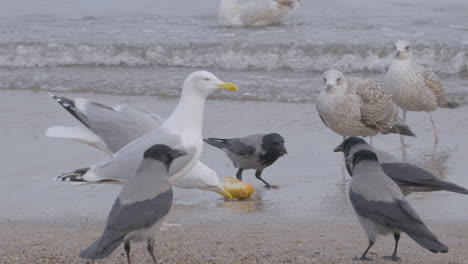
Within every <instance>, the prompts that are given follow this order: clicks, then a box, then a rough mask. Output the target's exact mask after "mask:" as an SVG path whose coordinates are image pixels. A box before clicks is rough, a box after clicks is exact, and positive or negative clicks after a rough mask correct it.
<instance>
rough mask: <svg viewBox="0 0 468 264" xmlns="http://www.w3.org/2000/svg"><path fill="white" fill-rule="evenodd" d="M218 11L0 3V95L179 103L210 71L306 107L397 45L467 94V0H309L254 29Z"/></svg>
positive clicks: (21, 0) (209, 1)
mask: <svg viewBox="0 0 468 264" xmlns="http://www.w3.org/2000/svg"><path fill="white" fill-rule="evenodd" d="M242 1H244V2H246V0H241V2H242ZM217 8H218V1H217V0H204V1H197V2H196V4H194V1H193V0H178V1H167V0H137V1H125V0H100V1H92V0H84V1H69V0H44V1H35V0H3V1H2V8H1V9H0V24H1V25H2V26H1V27H0V88H1V89H14V90H16V89H34V90H38V89H42V90H50V91H60V92H72V91H73V92H97V93H106V94H138V95H161V96H166V95H167V96H176V95H178V93H179V91H180V89H179V88H180V86H181V83H182V81H183V79H184V78H185V76H186V75H187V74H188V73H190V72H192V71H194V70H197V69H208V70H210V71H213V72H215V73H217V74H218V75H220V76H229V77H228V79H231V80H234V81H236V82H238V83H239V84H240V85H241V87H242V91H241V93H239V94H238V95H237V99H239V100H266V101H284V102H303V101H306V102H307V101H313V100H314V99H315V98H316V96H317V94H318V92H319V90H320V89H321V88H322V85H321V82H320V79H321V78H320V75H321V73H322V72H324V71H326V70H328V69H330V68H337V69H339V70H341V71H344V72H346V73H350V74H353V75H359V76H366V77H372V78H377V79H379V78H381V77H382V75H383V73H385V71H386V68H387V66H388V64H389V62H390V58H391V57H390V56H391V53H392V50H391V47H392V42H393V41H395V40H398V39H407V40H409V41H411V42H412V43H413V45H414V51H415V58H416V60H417V61H418V62H419V63H421V64H423V65H425V66H428V67H430V68H432V69H434V70H436V71H437V72H439V73H440V74H442V75H443V79H444V80H445V82H447V89H448V91H449V92H450V93H452V94H453V93H456V94H459V95H460V97H462V98H464V97H465V92H466V91H467V89H466V88H467V87H468V18H467V14H468V2H466V1H465V0H448V1H443V2H441V1H435V0H429V1H426V0H416V1H411V2H408V1H404V0H386V1H372V0H364V1H347V0H338V1H308V0H303V1H301V5H300V7H299V8H297V9H296V10H294V11H293V12H292V13H291V14H290V15H289V16H288V17H287V18H286V19H284V21H283V22H282V23H281V24H279V25H275V26H268V27H247V28H230V27H222V26H219V25H218V19H217V11H218V10H217ZM224 96H225V95H224V94H220V95H218V98H223V97H224Z"/></svg>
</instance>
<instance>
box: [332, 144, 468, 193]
mask: <svg viewBox="0 0 468 264" xmlns="http://www.w3.org/2000/svg"><path fill="white" fill-rule="evenodd" d="M360 150H370V151H372V152H374V153H375V154H376V155H377V157H378V160H379V163H380V165H381V166H382V169H383V171H384V172H385V174H386V175H387V176H388V177H390V178H391V179H392V180H393V181H394V182H395V183H396V184H397V185H398V186H399V187H400V189H401V191H402V192H403V194H404V195H405V196H406V195H408V194H410V193H412V192H433V191H449V192H455V193H461V194H468V190H467V189H466V188H463V187H461V186H459V185H456V184H454V183H451V182H448V181H444V180H441V179H439V178H437V177H436V176H434V174H432V173H431V172H429V171H427V170H425V169H422V168H419V167H417V166H415V165H412V164H410V163H406V162H400V161H399V160H398V159H397V158H395V157H393V156H392V155H390V154H389V153H387V152H384V151H382V150H379V149H376V148H374V147H372V146H371V145H369V144H367V142H366V141H364V139H362V138H358V137H349V138H347V139H345V140H344V141H343V143H341V144H340V145H339V146H337V147H336V148H335V150H334V151H335V152H343V154H344V157H345V163H346V170H347V171H348V173H349V175H350V176H353V164H352V160H353V156H354V154H355V153H356V152H358V151H360Z"/></svg>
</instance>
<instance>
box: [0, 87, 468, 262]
mask: <svg viewBox="0 0 468 264" xmlns="http://www.w3.org/2000/svg"><path fill="white" fill-rule="evenodd" d="M63 95H65V96H67V97H72V98H73V97H84V98H91V99H93V100H96V101H99V102H103V103H105V104H110V105H112V104H116V103H130V104H134V105H138V106H139V107H142V108H144V109H147V110H149V111H153V112H155V113H158V114H160V115H162V116H166V115H168V114H169V113H170V112H171V111H172V109H173V107H174V106H175V104H176V102H177V100H176V98H173V97H156V96H111V95H96V94H91V93H84V94H76V93H67V94H63ZM25 102H27V103H25ZM0 105H1V107H0V108H1V111H0V115H1V116H0V119H1V120H3V121H2V123H1V126H2V139H1V144H2V146H3V150H4V151H2V152H1V154H0V158H1V160H2V162H1V164H2V171H1V172H0V174H1V175H0V178H1V179H2V184H1V185H0V201H1V202H0V241H1V242H0V263H24V264H26V263H90V262H86V261H83V260H81V259H80V258H79V257H78V254H79V251H80V250H81V249H83V248H85V247H86V246H87V245H89V244H90V243H91V242H93V241H94V240H95V239H96V238H97V237H98V236H99V235H100V232H101V230H102V228H103V225H104V222H105V219H106V216H107V213H108V210H109V209H110V206H111V204H112V202H113V200H114V199H115V197H116V195H117V193H118V191H119V189H120V187H119V186H115V185H94V186H93V185H88V186H72V185H68V184H63V183H57V182H54V181H53V180H52V178H53V177H55V176H57V175H59V174H60V173H62V172H63V171H67V170H71V169H76V168H80V167H85V166H88V165H91V164H93V163H94V162H96V161H98V160H99V159H101V158H103V157H104V156H105V154H103V153H100V152H98V151H96V150H94V149H91V148H89V147H88V146H85V145H82V144H79V143H76V142H72V141H68V140H60V139H53V138H47V137H45V136H44V130H45V129H46V128H47V127H48V126H52V125H78V123H77V122H76V121H75V120H73V118H72V117H71V116H70V115H69V114H68V113H66V111H64V110H63V109H61V108H60V106H59V105H58V104H56V103H55V102H54V101H53V100H52V99H51V98H50V97H49V96H48V95H47V94H46V93H45V92H32V91H10V90H3V91H0ZM253 112H255V115H253V114H252V113H253ZM467 113H468V108H467V107H466V106H462V107H461V108H459V109H457V110H454V111H450V110H438V111H437V112H435V113H434V117H435V119H436V121H437V125H438V127H439V129H440V144H439V145H438V146H437V148H436V149H434V146H433V143H432V142H433V138H432V128H431V124H430V122H429V120H428V116H427V114H424V113H411V114H409V115H408V118H409V120H408V123H409V124H410V126H411V127H412V128H413V131H414V132H415V133H416V134H417V135H418V137H416V138H409V139H407V140H406V143H407V144H408V146H407V147H405V148H403V149H402V148H401V146H400V139H399V137H398V136H393V135H389V136H377V137H376V138H375V139H374V144H375V146H376V147H378V148H381V149H383V150H386V151H389V152H390V153H392V154H393V155H395V156H397V157H402V158H404V159H405V160H406V161H409V162H412V163H414V164H417V165H419V166H422V167H425V168H427V169H430V170H431V171H433V172H434V173H436V174H437V175H438V176H440V177H442V178H444V179H447V180H449V181H453V182H455V183H457V184H460V185H462V186H468V178H466V173H465V171H466V164H465V163H464V160H465V159H466V152H465V150H466V149H467V148H468V142H467V141H466V140H464V137H465V135H466V134H467V132H468V126H467V120H466V115H467ZM268 131H275V132H278V133H281V134H282V135H283V136H284V137H285V139H286V146H287V148H288V152H289V154H288V155H287V156H285V157H284V158H281V159H280V160H279V161H278V162H277V163H276V164H274V165H273V166H272V167H270V168H268V169H266V170H265V173H264V175H265V178H266V179H268V180H269V181H270V182H271V183H272V184H278V185H280V186H281V188H280V189H279V190H266V189H264V188H262V184H261V183H260V182H259V181H258V180H256V179H255V177H254V176H253V171H247V172H246V174H245V176H244V179H245V180H246V181H248V182H249V183H251V184H253V185H254V186H255V187H256V188H257V191H256V193H255V194H254V195H253V197H251V198H250V199H249V200H246V201H230V202H226V201H224V200H223V199H222V198H221V197H219V196H218V195H216V194H214V193H208V192H201V191H196V190H180V189H175V197H174V206H173V209H172V210H171V212H170V213H169V215H168V216H167V218H166V222H169V223H175V224H180V225H181V226H179V227H173V228H170V229H168V230H164V231H161V232H160V233H159V234H158V240H157V241H158V242H157V245H156V254H157V256H159V260H160V263H359V261H354V260H353V258H354V257H355V256H359V255H360V254H361V253H362V252H363V250H364V249H365V247H366V246H367V238H366V237H365V235H364V232H363V231H362V229H361V227H360V225H359V223H358V221H357V219H356V218H355V216H354V212H353V211H352V208H351V205H350V203H349V200H348V195H347V188H348V184H349V179H348V176H347V175H344V174H343V169H342V167H341V165H340V164H341V161H342V157H341V155H339V154H338V153H334V152H332V149H333V148H334V147H335V146H336V145H337V144H338V143H339V142H340V140H341V139H340V137H339V136H337V135H335V134H333V133H332V132H330V131H329V130H328V129H327V128H326V127H324V126H323V125H322V123H321V121H320V120H319V118H318V115H317V113H316V111H315V106H314V105H313V104H312V103H303V104H295V103H278V102H257V101H243V102H242V101H223V100H209V101H208V102H207V108H206V115H205V125H204V134H205V136H219V135H223V136H226V137H230V136H236V135H239V134H248V133H252V134H253V133H259V132H268ZM202 161H203V162H205V163H206V164H207V165H208V166H210V167H212V168H213V169H214V170H216V171H217V172H218V174H219V175H220V176H221V177H226V176H233V175H234V173H235V171H236V170H235V168H233V167H232V165H231V164H230V162H229V161H228V159H227V158H226V157H225V156H224V155H220V152H219V150H217V149H214V148H211V147H209V146H205V149H204V154H203V157H202ZM467 198H468V197H466V196H464V195H459V194H453V193H448V192H438V193H425V194H413V195H410V196H409V197H408V199H409V201H410V203H411V204H412V205H413V206H414V207H415V209H416V210H417V212H418V213H419V214H420V216H421V217H422V218H423V219H424V221H425V223H426V224H427V225H428V226H429V227H430V228H431V230H432V231H433V232H434V233H435V234H437V235H438V236H439V238H440V239H441V241H443V242H444V243H445V244H447V245H448V246H449V248H450V252H449V253H447V254H433V253H431V252H429V251H426V250H424V249H422V248H421V247H420V246H419V245H417V244H416V243H414V242H413V241H412V240H410V239H409V238H408V237H407V236H406V235H403V236H402V239H401V242H400V248H399V255H400V257H402V261H401V263H466V261H465V259H466V258H467V257H468V254H467V252H466V248H467V246H468V242H467V241H468V240H467V238H468V234H467V233H466V230H468V224H467V223H468V222H467V221H466V220H467V219H468V215H467V214H466V211H467V210H468V203H467V202H466V199H467ZM133 249H134V250H133V251H132V258H133V259H134V263H149V261H150V258H149V256H148V255H147V253H146V251H145V247H144V246H143V245H135V246H134V247H133ZM392 250H393V238H392V237H385V238H381V239H379V240H378V241H377V243H376V245H375V246H374V247H373V249H372V250H371V255H370V256H371V257H372V258H373V259H374V260H375V261H374V262H373V263H390V262H388V261H386V260H382V259H381V258H382V257H383V256H385V255H388V254H390V253H391V251H392ZM123 254H124V251H123V248H119V249H118V250H116V252H114V253H113V254H112V255H111V256H110V257H109V258H107V259H105V260H102V261H96V262H94V263H126V262H125V261H126V259H125V256H124V255H123Z"/></svg>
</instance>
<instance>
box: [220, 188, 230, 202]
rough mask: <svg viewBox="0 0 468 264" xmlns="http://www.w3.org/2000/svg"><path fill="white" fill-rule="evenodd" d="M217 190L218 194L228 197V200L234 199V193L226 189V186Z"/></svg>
mask: <svg viewBox="0 0 468 264" xmlns="http://www.w3.org/2000/svg"><path fill="white" fill-rule="evenodd" d="M216 192H217V193H218V194H220V195H222V196H224V198H226V199H228V200H232V199H234V198H233V197H232V195H231V194H230V193H229V192H228V191H226V190H225V189H224V188H223V189H222V190H220V191H216Z"/></svg>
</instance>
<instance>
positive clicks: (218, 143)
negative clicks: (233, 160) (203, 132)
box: [203, 138, 226, 148]
mask: <svg viewBox="0 0 468 264" xmlns="http://www.w3.org/2000/svg"><path fill="white" fill-rule="evenodd" d="M203 141H205V142H206V143H207V144H209V145H211V146H213V147H217V148H225V147H226V144H225V141H226V140H225V139H222V138H204V139H203Z"/></svg>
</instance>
